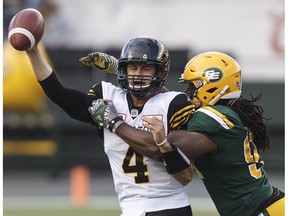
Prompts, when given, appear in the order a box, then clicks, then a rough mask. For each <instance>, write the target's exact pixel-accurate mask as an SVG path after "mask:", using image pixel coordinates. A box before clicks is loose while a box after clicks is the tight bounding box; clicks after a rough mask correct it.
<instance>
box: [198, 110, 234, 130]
mask: <svg viewBox="0 0 288 216" xmlns="http://www.w3.org/2000/svg"><path fill="white" fill-rule="evenodd" d="M197 111H199V112H203V113H205V114H207V115H209V116H210V117H211V118H213V119H215V120H216V121H217V122H218V123H219V124H220V125H221V126H222V127H224V128H225V129H231V128H233V127H234V124H233V123H232V122H231V121H229V120H228V119H227V117H226V116H225V115H223V114H221V113H220V112H218V111H217V110H215V109H213V108H212V107H209V106H206V107H204V108H200V109H198V110H197Z"/></svg>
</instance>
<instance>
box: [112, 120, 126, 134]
mask: <svg viewBox="0 0 288 216" xmlns="http://www.w3.org/2000/svg"><path fill="white" fill-rule="evenodd" d="M119 121H121V123H123V122H124V121H123V119H122V118H121V117H119V116H117V117H116V118H114V119H112V120H111V121H110V122H109V130H110V132H114V133H115V131H116V129H117V128H118V127H119V125H120V124H121V123H120V122H119ZM117 122H118V124H116V123H117ZM119 123H120V124H119Z"/></svg>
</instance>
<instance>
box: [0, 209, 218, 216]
mask: <svg viewBox="0 0 288 216" xmlns="http://www.w3.org/2000/svg"><path fill="white" fill-rule="evenodd" d="M79 215H81V216H120V211H119V210H96V209H85V208H84V209H76V208H75V209H74V208H71V209H60V210H59V209H57V210H55V209H46V210H45V209H41V210H38V209H37V210H26V209H25V210H21V209H17V210H12V209H9V210H5V209H4V211H3V216H79ZM175 216H176V215H175ZM193 216H218V214H217V213H211V212H197V211H194V212H193Z"/></svg>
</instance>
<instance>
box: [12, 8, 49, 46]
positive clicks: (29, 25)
mask: <svg viewBox="0 0 288 216" xmlns="http://www.w3.org/2000/svg"><path fill="white" fill-rule="evenodd" d="M43 33H44V18H43V16H42V14H41V13H40V12H39V11H38V10H36V9H33V8H27V9H24V10H21V11H19V12H18V13H17V14H16V15H15V16H14V17H13V18H12V20H11V21H10V24H9V29H8V39H9V42H10V44H11V45H12V46H13V47H14V48H15V49H17V50H19V51H27V50H30V49H32V48H33V47H34V46H36V45H37V44H38V43H39V41H40V40H41V38H42V36H43Z"/></svg>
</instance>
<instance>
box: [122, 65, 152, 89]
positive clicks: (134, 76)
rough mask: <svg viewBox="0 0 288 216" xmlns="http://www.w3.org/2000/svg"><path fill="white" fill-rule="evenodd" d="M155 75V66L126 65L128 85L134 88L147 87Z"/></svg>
mask: <svg viewBox="0 0 288 216" xmlns="http://www.w3.org/2000/svg"><path fill="white" fill-rule="evenodd" d="M155 73H156V65H154V64H143V63H138V62H133V63H130V64H128V65H127V75H128V83H129V85H130V86H133V87H134V88H135V87H136V88H137V87H138V86H139V87H140V86H142V88H143V87H145V86H149V85H150V83H151V82H152V80H153V79H154V75H155Z"/></svg>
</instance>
